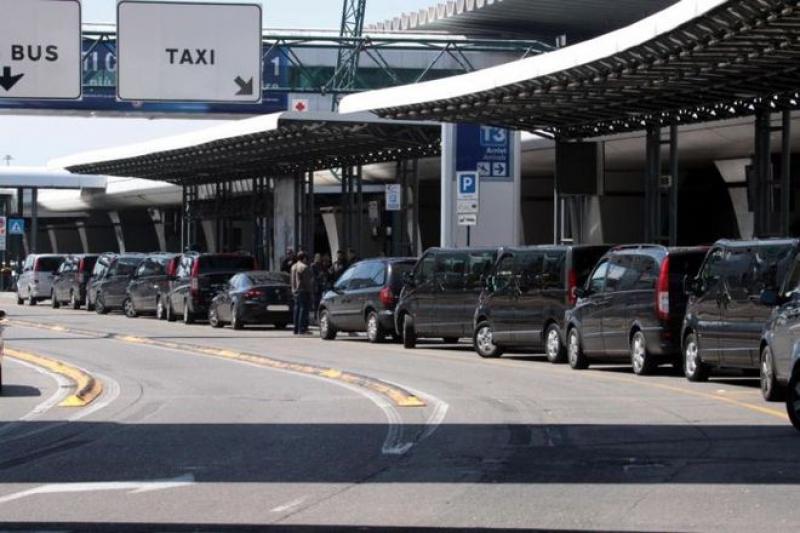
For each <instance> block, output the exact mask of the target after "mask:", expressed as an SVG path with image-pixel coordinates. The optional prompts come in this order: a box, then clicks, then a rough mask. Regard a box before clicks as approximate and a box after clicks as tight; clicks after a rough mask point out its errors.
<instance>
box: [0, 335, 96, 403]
mask: <svg viewBox="0 0 800 533" xmlns="http://www.w3.org/2000/svg"><path fill="white" fill-rule="evenodd" d="M5 354H6V355H7V356H8V357H13V358H14V359H18V360H20V361H25V362H26V363H30V364H32V365H35V366H38V367H40V368H44V369H46V370H49V371H50V372H53V373H55V374H59V375H62V376H64V377H66V378H68V379H69V380H70V381H72V382H73V383H75V393H74V394H71V395H70V396H68V397H67V398H65V399H64V401H62V402H61V403H60V404H59V406H60V407H85V406H87V405H89V404H90V403H92V402H93V401H94V400H95V398H97V397H98V396H100V394H102V392H103V384H102V382H101V381H100V380H98V379H95V378H94V376H92V375H90V374H88V373H86V372H84V371H83V370H81V369H80V368H76V367H74V366H71V365H68V364H67V363H64V362H61V361H57V360H55V359H50V358H49V357H44V356H41V355H37V354H33V353H30V352H23V351H20V350H15V349H13V348H8V347H6V349H5Z"/></svg>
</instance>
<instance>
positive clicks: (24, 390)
mask: <svg viewBox="0 0 800 533" xmlns="http://www.w3.org/2000/svg"><path fill="white" fill-rule="evenodd" d="M41 395H42V391H40V390H39V389H37V388H36V387H31V386H28V385H9V384H8V383H6V384H4V385H3V393H2V394H0V397H2V398H36V397H38V396H41Z"/></svg>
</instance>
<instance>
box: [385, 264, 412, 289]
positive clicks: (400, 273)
mask: <svg viewBox="0 0 800 533" xmlns="http://www.w3.org/2000/svg"><path fill="white" fill-rule="evenodd" d="M413 269H414V263H411V262H408V263H392V276H391V279H390V280H389V283H390V284H391V286H392V288H393V289H399V288H400V287H402V286H403V282H404V280H405V276H406V274H408V273H409V272H411V271H412V270H413Z"/></svg>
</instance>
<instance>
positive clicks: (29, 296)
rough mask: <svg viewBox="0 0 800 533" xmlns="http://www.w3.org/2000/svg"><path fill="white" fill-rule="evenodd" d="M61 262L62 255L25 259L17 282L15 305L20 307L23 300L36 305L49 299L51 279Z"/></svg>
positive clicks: (42, 255) (39, 255) (33, 255)
mask: <svg viewBox="0 0 800 533" xmlns="http://www.w3.org/2000/svg"><path fill="white" fill-rule="evenodd" d="M63 262H64V256H63V255H52V254H47V255H44V254H31V255H29V256H28V257H26V258H25V262H24V263H23V265H22V274H20V276H19V279H18V280H17V305H22V304H23V302H24V301H25V300H27V301H28V303H29V304H30V305H36V303H37V302H39V301H41V300H46V299H48V298H50V293H51V292H52V290H53V278H54V277H55V273H56V270H58V267H60V266H61V263H63Z"/></svg>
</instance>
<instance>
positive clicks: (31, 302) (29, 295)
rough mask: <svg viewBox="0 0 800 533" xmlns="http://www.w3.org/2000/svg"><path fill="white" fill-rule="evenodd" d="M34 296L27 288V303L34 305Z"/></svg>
mask: <svg viewBox="0 0 800 533" xmlns="http://www.w3.org/2000/svg"><path fill="white" fill-rule="evenodd" d="M36 303H37V302H36V298H34V297H33V291H31V290H30V289H28V305H36Z"/></svg>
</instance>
